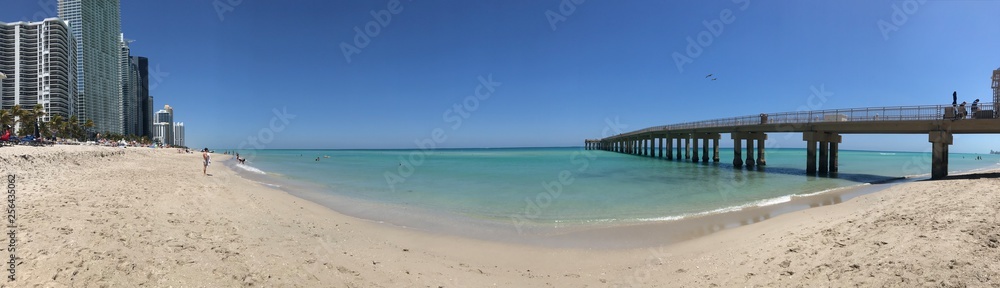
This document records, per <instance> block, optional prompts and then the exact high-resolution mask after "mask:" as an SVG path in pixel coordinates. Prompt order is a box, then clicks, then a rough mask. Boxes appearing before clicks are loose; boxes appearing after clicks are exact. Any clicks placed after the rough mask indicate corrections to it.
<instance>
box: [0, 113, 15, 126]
mask: <svg viewBox="0 0 1000 288" xmlns="http://www.w3.org/2000/svg"><path fill="white" fill-rule="evenodd" d="M13 121H14V116H13V115H11V114H10V111H9V110H6V109H0V130H5V129H7V125H13V124H14V123H13Z"/></svg>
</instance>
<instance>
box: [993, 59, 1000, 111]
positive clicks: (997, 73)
mask: <svg viewBox="0 0 1000 288" xmlns="http://www.w3.org/2000/svg"><path fill="white" fill-rule="evenodd" d="M997 103H1000V68H997V70H993V105H997Z"/></svg>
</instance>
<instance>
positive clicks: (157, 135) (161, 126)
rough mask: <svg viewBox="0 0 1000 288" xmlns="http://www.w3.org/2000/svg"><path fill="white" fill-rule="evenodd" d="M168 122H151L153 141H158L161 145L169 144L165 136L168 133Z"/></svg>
mask: <svg viewBox="0 0 1000 288" xmlns="http://www.w3.org/2000/svg"><path fill="white" fill-rule="evenodd" d="M170 130H171V129H170V123H165V122H156V123H153V142H156V143H160V144H163V145H167V144H170V143H169V142H167V137H168V136H169V135H170V133H171V132H173V131H170Z"/></svg>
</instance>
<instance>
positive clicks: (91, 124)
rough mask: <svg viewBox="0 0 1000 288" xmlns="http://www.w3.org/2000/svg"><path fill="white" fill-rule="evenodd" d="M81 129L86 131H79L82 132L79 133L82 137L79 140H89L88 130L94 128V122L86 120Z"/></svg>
mask: <svg viewBox="0 0 1000 288" xmlns="http://www.w3.org/2000/svg"><path fill="white" fill-rule="evenodd" d="M83 128H86V129H81V130H83V131H80V133H81V134H83V136H81V137H80V138H90V137H91V136H90V129H91V128H94V120H90V119H87V121H85V122H84V123H83Z"/></svg>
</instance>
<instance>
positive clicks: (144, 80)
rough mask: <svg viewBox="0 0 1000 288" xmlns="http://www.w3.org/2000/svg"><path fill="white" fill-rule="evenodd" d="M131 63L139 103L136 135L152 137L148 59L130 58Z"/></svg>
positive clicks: (151, 99) (151, 100)
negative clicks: (136, 78) (135, 76)
mask: <svg viewBox="0 0 1000 288" xmlns="http://www.w3.org/2000/svg"><path fill="white" fill-rule="evenodd" d="M131 58H132V63H135V68H136V71H137V73H138V77H139V79H138V83H137V85H138V87H137V88H138V93H137V94H138V95H136V98H138V100H137V101H138V102H139V104H138V105H139V107H140V108H139V112H138V113H139V116H138V117H139V119H138V121H137V122H138V123H137V125H138V126H139V129H138V135H139V136H147V137H153V112H154V111H153V97H150V96H149V59H146V57H139V56H132V57H131Z"/></svg>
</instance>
